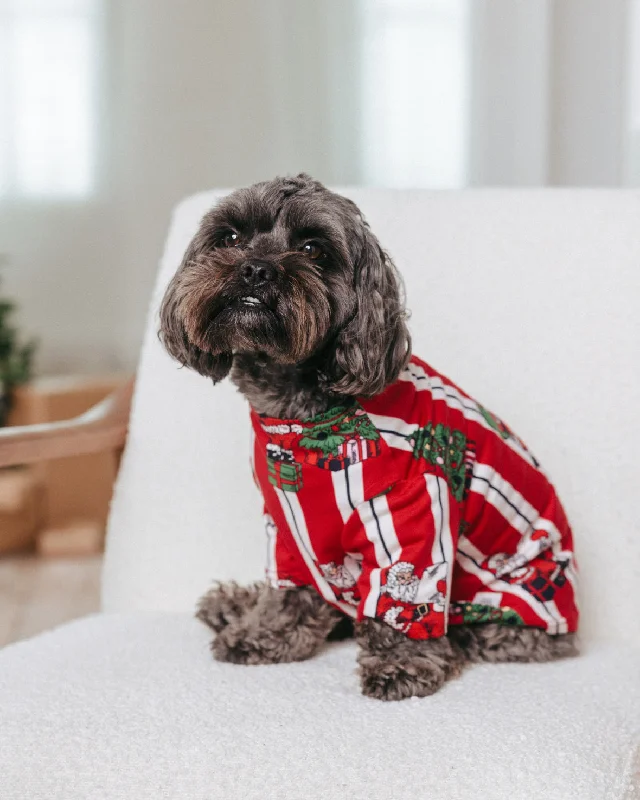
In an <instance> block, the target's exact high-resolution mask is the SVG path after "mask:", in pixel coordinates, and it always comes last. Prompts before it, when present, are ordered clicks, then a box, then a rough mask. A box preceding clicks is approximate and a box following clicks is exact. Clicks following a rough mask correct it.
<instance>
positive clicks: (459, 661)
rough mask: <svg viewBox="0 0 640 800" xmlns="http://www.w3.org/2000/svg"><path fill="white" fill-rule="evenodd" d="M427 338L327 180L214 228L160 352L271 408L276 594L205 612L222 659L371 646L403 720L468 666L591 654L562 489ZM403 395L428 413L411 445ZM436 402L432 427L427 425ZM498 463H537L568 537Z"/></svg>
mask: <svg viewBox="0 0 640 800" xmlns="http://www.w3.org/2000/svg"><path fill="white" fill-rule="evenodd" d="M405 316H406V315H405V311H404V305H403V302H402V298H401V293H400V286H399V279H398V276H397V273H396V270H395V268H394V266H393V264H392V262H391V260H390V259H389V257H388V256H387V255H386V254H385V253H384V252H383V251H382V249H381V247H380V245H379V243H378V241H377V239H376V238H375V236H374V235H373V234H372V232H371V230H370V229H369V227H368V226H367V224H366V222H365V221H364V219H363V217H362V215H361V213H360V211H359V210H358V208H357V207H356V206H355V205H354V204H353V203H352V202H351V201H350V200H347V199H346V198H344V197H341V196H340V195H337V194H335V193H332V192H330V191H328V190H327V189H326V188H325V187H323V186H322V185H321V184H319V183H318V182H316V181H314V180H312V179H311V178H309V177H308V176H306V175H299V176H297V177H296V178H291V179H289V178H286V179H280V178H277V179H275V180H273V181H270V182H265V183H260V184H256V185H255V186H251V187H249V188H247V189H242V190H239V191H237V192H234V193H233V194H231V195H230V196H228V197H226V198H225V199H224V200H222V201H221V202H220V204H219V205H218V206H217V207H216V208H214V209H213V210H212V211H210V212H209V213H208V214H207V215H206V216H205V217H204V219H203V220H202V223H201V225H200V229H199V230H198V232H197V234H196V236H195V237H194V239H193V241H192V242H191V244H190V245H189V248H188V249H187V252H186V254H185V256H184V260H183V262H182V264H181V266H180V268H179V269H178V271H177V273H176V275H175V276H174V278H173V280H172V281H171V284H170V285H169V287H168V289H167V292H166V295H165V297H164V300H163V303H162V308H161V331H160V335H161V338H162V341H163V343H164V345H165V347H166V349H167V350H168V352H169V353H170V354H171V355H172V356H173V357H174V358H176V359H177V360H178V361H179V362H180V363H181V364H184V365H186V366H188V367H190V368H192V369H195V370H196V371H197V372H199V373H200V374H202V375H205V376H208V377H211V378H212V379H213V381H214V383H216V382H218V381H220V380H222V379H223V378H225V377H226V376H227V375H229V374H230V377H231V380H232V381H233V382H234V383H235V384H236V386H237V387H238V388H239V389H240V391H241V392H242V394H243V395H244V396H245V397H246V398H247V400H248V401H249V403H250V405H251V408H252V409H253V411H252V420H253V425H254V430H255V431H256V437H257V439H258V440H259V446H260V448H262V447H263V444H264V442H266V451H265V450H264V449H262V450H260V451H259V452H258V449H256V452H257V453H258V455H260V453H262V454H263V455H264V454H265V452H266V455H265V457H264V458H261V460H260V463H259V464H258V463H257V461H256V464H255V465H254V469H255V473H256V476H257V479H258V482H259V483H260V485H261V488H262V489H263V493H264V495H265V504H266V506H267V511H268V512H269V513H267V515H266V520H267V533H268V535H269V536H270V537H271V542H272V548H271V550H272V552H273V563H271V564H270V568H269V571H268V577H269V581H268V582H267V583H264V584H256V585H254V586H250V587H248V588H243V587H240V586H237V585H235V584H229V585H219V586H216V587H214V588H213V589H212V590H211V591H210V592H209V593H208V594H207V595H205V597H203V598H202V600H201V602H200V606H199V610H198V616H199V618H200V619H202V620H203V621H204V622H206V623H207V624H208V625H209V626H210V627H211V628H212V629H213V630H214V631H215V632H216V634H217V635H216V637H215V639H214V642H213V644H212V650H213V654H214V656H215V657H216V658H217V659H219V660H221V661H230V662H234V663H238V664H268V663H276V662H289V661H297V660H302V659H306V658H309V657H311V656H312V655H313V654H314V653H315V652H316V651H317V650H318V649H319V648H320V647H321V645H322V644H323V642H324V641H325V640H327V639H331V638H334V639H335V638H342V637H343V636H346V635H349V634H350V633H352V632H355V638H356V640H357V642H358V644H359V647H360V649H359V655H358V662H359V665H360V676H361V682H362V689H363V692H364V693H365V694H367V695H370V696H373V697H377V698H381V699H386V700H397V699H402V698H406V697H411V696H424V695H429V694H432V693H433V692H434V691H436V690H437V689H438V688H439V687H440V686H441V685H442V684H443V683H444V681H445V680H447V679H448V678H450V677H452V676H455V675H457V674H458V673H459V671H460V669H461V667H462V666H463V665H464V663H465V662H477V661H491V662H501V661H502V662H504V661H547V660H551V659H555V658H560V657H564V656H570V655H574V654H575V653H576V643H575V629H576V625H577V610H576V609H575V603H574V593H573V587H574V582H575V562H574V559H573V553H572V547H571V533H570V529H569V528H568V524H567V523H566V518H565V517H564V513H563V512H562V509H561V506H560V505H559V502H557V498H556V497H555V494H554V493H553V489H552V487H551V486H550V484H548V482H547V481H546V478H544V477H543V476H542V473H541V472H540V471H539V469H538V466H539V465H538V464H537V462H536V461H535V459H534V458H533V456H532V455H531V454H530V453H529V451H528V450H526V448H525V447H524V445H522V443H521V442H520V440H519V439H517V437H515V436H514V435H513V434H512V433H511V431H509V429H508V428H507V427H506V426H504V425H503V423H501V422H500V421H499V420H497V418H495V417H494V416H493V415H492V414H490V412H488V411H486V409H484V408H483V407H482V406H480V405H479V404H477V403H475V401H473V400H471V398H469V397H468V396H467V395H464V394H463V393H462V392H460V390H458V389H457V387H455V386H454V385H453V384H449V383H446V382H445V381H443V379H442V377H441V376H438V374H437V373H435V372H429V369H430V368H428V366H427V365H422V362H419V360H417V359H411V360H410V358H411V341H410V337H409V333H408V331H407V327H406V323H405ZM421 365H422V366H421ZM421 381H422V382H423V383H420V382H421ZM425 388H429V391H428V392H427V391H424V389H425ZM438 392H439V394H438ZM391 395H393V397H394V398H395V400H394V402H405V401H406V404H408V405H407V412H406V414H404V416H403V417H402V418H401V419H400V418H399V419H394V420H393V422H392V423H390V422H389V419H390V418H389V417H385V416H384V415H383V412H384V410H385V409H386V406H385V405H384V402H386V401H384V402H383V400H381V398H389V397H390V396H391ZM417 397H419V398H421V399H422V400H424V399H425V398H427V399H428V402H429V404H430V405H428V406H424V403H423V405H422V406H421V408H423V406H424V408H426V409H427V410H428V413H427V411H425V412H424V413H425V414H427V416H428V418H425V419H422V418H421V419H417V418H416V419H412V418H411V415H412V413H414V411H415V409H414V406H412V405H411V404H412V403H414V405H415V402H416V401H415V398H417ZM356 398H357V400H356ZM403 398H404V399H403ZM436 401H437V402H436ZM380 403H382V405H380ZM438 403H439V405H438ZM438 408H439V409H441V410H440V411H438V412H437V413H436V409H438ZM381 409H382V411H381ZM412 409H413V411H412ZM415 413H417V412H415ZM438 413H442V414H444V416H443V417H442V419H440V418H439V417H438V416H437V414H438ZM456 415H457V416H456ZM399 416H400V415H399ZM454 419H455V420H458V423H457V424H456V425H453V424H452V422H451V421H452V420H454ZM385 420H386V423H385ZM385 425H386V427H385ZM260 437H263V439H264V442H263V441H262V439H261V438H260ZM264 437H266V438H264ZM256 447H258V445H257V446H256ZM480 454H484V456H486V457H485V458H484V459H483V461H482V463H481V462H480V458H479V455H480ZM496 454H497V455H496ZM489 455H491V456H492V459H493V460H492V462H491V463H493V462H494V461H495V458H498V457H499V458H500V459H503V460H506V461H507V462H508V461H509V459H517V460H518V461H517V467H518V469H517V470H515V472H516V473H517V474H520V472H521V471H522V470H521V469H520V467H522V465H523V464H526V468H527V469H528V470H529V472H527V473H526V474H527V480H529V481H533V484H528V486H529V485H532V486H534V487H535V486H537V487H538V488H539V492H538V494H539V496H540V497H542V496H543V495H544V497H545V498H546V499H545V502H546V501H547V500H548V499H549V498H551V499H552V500H553V508H554V509H559V510H557V511H556V512H555V514H556V516H555V517H553V518H548V517H549V515H548V514H545V515H544V518H543V515H542V514H538V515H537V516H536V515H535V514H533V512H532V507H533V506H532V502H529V500H528V499H525V497H524V494H525V489H524V488H522V487H521V486H519V487H518V488H519V489H520V491H517V490H516V489H515V488H514V486H513V485H508V490H507V489H505V488H504V486H505V484H504V481H502V483H501V484H499V483H498V480H497V479H496V478H495V477H493V478H492V476H491V474H489V473H487V467H486V462H487V459H488V456H489ZM494 456H495V458H494ZM403 459H404V460H403ZM481 468H482V469H481ZM398 470H399V471H398ZM482 470H484V472H483V471H482ZM518 470H520V472H518ZM494 474H495V473H494ZM536 482H537V483H536ZM303 484H304V487H305V488H304V490H303V492H301V491H300V490H301V488H302V486H303ZM408 486H411V487H414V489H411V490H409V489H407V487H408ZM416 486H419V491H418V490H417V489H415V487H416ZM314 487H315V488H314ZM501 487H502V488H501ZM325 491H330V492H331V497H332V500H331V502H330V503H325V501H324V497H325V495H324V494H323V493H324V492H325ZM536 491H537V490H535V491H534V495H536ZM303 493H304V494H303ZM537 496H538V495H536V497H537ZM303 498H306V499H303ZM529 499H530V498H529ZM534 499H535V498H534ZM270 503H273V504H274V507H273V509H272V508H271V505H270ZM305 503H306V506H305V508H304V509H303V507H302V506H303V505H304V504H305ZM314 503H315V504H316V505H315V506H314V505H313V504H314ZM331 503H333V504H334V505H335V508H333V507H332V508H331V509H329V506H330V505H331ZM301 504H302V505H301ZM425 504H426V505H425ZM474 504H475V505H474ZM507 506H508V508H507ZM489 507H490V508H489ZM547 507H549V504H548V503H547V505H546V506H545V508H547ZM310 509H312V512H310ZM407 509H410V513H409V512H408V511H407ZM416 509H418V510H416ZM419 509H423V511H420V510H419ZM487 509H488V511H487ZM505 509H506V510H505ZM489 511H490V512H491V513H489ZM445 512H446V513H445ZM485 512H486V513H485ZM498 512H501V514H502V516H500V515H499V514H498ZM483 514H484V516H483ZM503 518H504V519H503ZM487 519H488V520H489V522H488V523H487ZM498 519H500V520H502V522H501V523H500V525H504V529H503V528H502V527H500V526H499V525H498V523H497V522H496V520H498ZM354 520H355V521H354ZM407 520H409V521H408V522H407ZM428 520H439V528H438V529H437V530H436V528H437V527H438V526H436V525H435V524H434V525H432V527H431V528H429V531H431V532H428V531H427V528H428V527H429V525H431V523H430V522H429V523H428ZM504 520H507V522H504ZM492 526H494V527H492ZM474 531H475V532H476V533H477V532H481V533H482V536H483V537H484V539H483V541H484V542H485V544H483V548H482V549H483V552H482V553H481V552H480V549H479V546H478V537H479V535H480V534H479V533H477V535H476V539H475V540H474V537H473V534H474ZM487 531H488V535H489V539H494V540H495V541H496V542H497V541H498V540H500V546H499V548H498V546H497V545H496V547H495V548H493V549H491V546H486V540H487ZM416 532H417V533H416ZM509 536H510V537H511V539H509V541H511V544H509V545H507V546H505V541H507V540H508V537H509ZM412 537H413V538H412ZM447 547H448V548H449V551H448V555H447ZM319 548H322V549H323V554H322V555H320V554H319ZM438 548H441V550H442V557H441V558H440V557H439V555H438V553H437V552H436V551H437V549H438ZM498 550H499V552H498ZM505 550H506V552H505ZM294 551H295V552H294ZM456 551H457V552H456ZM434 554H435V555H434ZM456 555H457V561H456ZM454 561H456V563H455V565H454V563H453V562H454ZM287 562H288V563H287ZM463 568H464V569H463ZM414 571H415V574H414ZM456 575H458V576H459V579H457V578H456ZM456 581H457V583H456ZM452 587H453V589H452ZM452 591H453V594H452ZM503 598H506V599H503ZM507 602H508V605H506V603H507ZM353 619H356V620H357V621H356V622H355V624H354V623H353V621H352V620H353ZM448 623H451V624H450V626H449V627H448V632H447V626H448ZM445 634H446V635H445Z"/></svg>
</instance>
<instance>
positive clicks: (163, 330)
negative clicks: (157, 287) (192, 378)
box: [158, 242, 233, 383]
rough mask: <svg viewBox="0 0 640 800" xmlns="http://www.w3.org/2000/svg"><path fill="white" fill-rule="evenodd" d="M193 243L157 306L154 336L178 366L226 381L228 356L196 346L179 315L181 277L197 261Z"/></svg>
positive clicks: (195, 246)
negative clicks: (157, 326) (156, 322)
mask: <svg viewBox="0 0 640 800" xmlns="http://www.w3.org/2000/svg"><path fill="white" fill-rule="evenodd" d="M197 250H198V247H197V244H196V243H195V242H192V243H191V244H190V245H189V247H188V248H187V252H186V253H185V255H184V258H183V260H182V264H181V265H180V267H179V268H178V271H177V272H176V274H175V275H174V276H173V278H172V279H171V283H170V284H169V286H168V287H167V291H166V292H165V295H164V298H163V300H162V304H161V306H160V330H159V331H158V337H159V338H160V341H161V342H162V344H163V345H164V347H165V349H166V351H167V352H168V353H169V355H170V356H172V357H173V358H175V359H176V361H178V362H180V364H182V366H184V367H189V368H190V369H193V370H195V371H196V372H199V373H200V375H204V376H205V377H207V378H211V379H212V380H213V382H214V383H218V382H219V381H221V380H222V379H223V378H226V377H227V375H228V374H229V370H230V369H231V365H232V363H233V355H232V354H231V353H218V354H216V355H213V354H212V353H207V352H206V351H204V350H201V349H200V348H199V347H196V345H194V344H193V343H192V342H191V341H189V337H188V336H187V332H186V330H185V326H184V321H183V317H182V313H181V308H180V302H181V299H182V280H181V275H182V272H183V270H184V269H185V267H186V265H188V264H190V263H191V262H192V261H193V260H194V259H195V258H197V255H198V253H197Z"/></svg>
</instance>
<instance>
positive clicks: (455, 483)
mask: <svg viewBox="0 0 640 800" xmlns="http://www.w3.org/2000/svg"><path fill="white" fill-rule="evenodd" d="M406 438H407V441H408V442H409V443H410V444H411V446H412V447H413V455H414V457H415V458H424V459H425V461H427V462H428V463H429V464H431V465H432V466H434V467H440V469H441V470H442V472H443V473H444V476H445V478H446V480H447V483H448V484H449V486H450V488H451V492H452V494H453V496H454V497H455V499H456V500H457V501H458V502H460V501H461V500H462V498H463V497H464V489H465V475H466V464H465V454H466V450H467V437H466V436H465V435H464V433H462V431H459V430H456V429H455V428H454V429H452V428H449V427H447V426H446V425H442V424H441V423H438V424H437V425H434V424H433V423H432V422H428V423H427V424H426V425H425V426H424V427H423V428H418V430H416V431H414V432H413V433H411V434H409V435H408V436H407V437H406Z"/></svg>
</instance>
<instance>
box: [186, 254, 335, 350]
mask: <svg viewBox="0 0 640 800" xmlns="http://www.w3.org/2000/svg"><path fill="white" fill-rule="evenodd" d="M293 260H295V261H296V263H294V264H292V263H291V262H292V261H293ZM238 261H239V259H238V257H237V255H235V254H234V253H233V251H231V252H228V251H222V254H220V256H219V257H218V258H217V259H216V261H215V262H212V261H211V260H210V259H202V260H200V261H197V262H193V263H192V264H190V265H189V269H187V270H185V271H184V274H183V276H182V280H181V282H180V286H179V287H178V291H179V293H180V300H179V306H178V310H179V313H180V315H181V317H182V320H183V325H184V329H185V333H186V335H187V337H188V339H189V341H190V342H191V343H192V344H194V345H195V346H196V347H198V348H199V349H200V350H203V351H204V352H207V353H211V354H212V355H220V354H224V353H257V352H259V353H264V354H266V355H267V356H268V357H269V358H272V359H273V360H274V361H277V362H279V363H285V364H287V363H288V364H296V363H300V362H301V361H304V360H305V359H306V358H308V357H309V356H310V355H311V354H312V353H313V352H314V350H315V349H316V348H317V347H318V346H319V345H320V343H321V342H322V341H324V340H325V338H326V337H327V334H328V333H329V330H330V327H331V304H330V301H329V298H328V293H327V288H326V285H325V283H324V281H323V280H322V278H321V276H320V274H319V271H318V269H317V267H315V265H309V264H308V262H307V261H306V260H304V261H303V262H302V263H300V260H299V259H292V258H289V259H287V260H286V261H288V263H286V262H285V266H284V267H283V269H282V271H281V274H280V275H279V278H278V280H277V281H274V282H273V283H269V284H267V285H265V286H261V287H257V288H251V287H248V286H246V285H244V284H243V283H242V282H241V281H240V280H239V279H238V269H237V265H238Z"/></svg>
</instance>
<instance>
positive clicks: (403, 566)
mask: <svg viewBox="0 0 640 800" xmlns="http://www.w3.org/2000/svg"><path fill="white" fill-rule="evenodd" d="M419 588H420V579H419V578H418V576H417V575H416V574H415V569H414V566H413V564H410V563H409V562H408V561H398V562H397V563H395V564H394V565H393V566H392V567H390V568H389V570H388V571H387V582H386V583H385V585H384V587H383V589H382V591H383V592H385V593H386V594H388V595H389V596H390V597H392V598H393V599H394V600H401V601H402V602H403V603H413V602H415V599H416V596H417V594H418V589H419Z"/></svg>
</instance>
